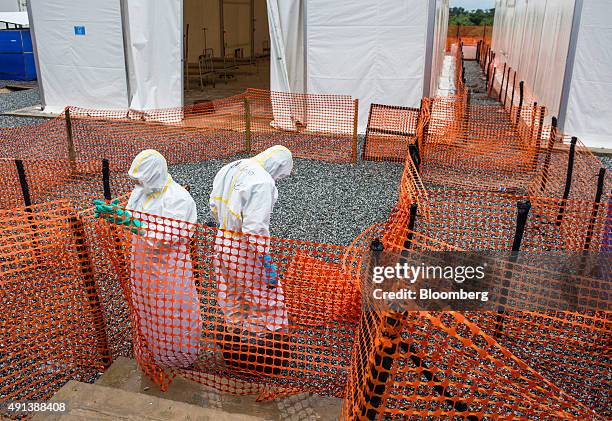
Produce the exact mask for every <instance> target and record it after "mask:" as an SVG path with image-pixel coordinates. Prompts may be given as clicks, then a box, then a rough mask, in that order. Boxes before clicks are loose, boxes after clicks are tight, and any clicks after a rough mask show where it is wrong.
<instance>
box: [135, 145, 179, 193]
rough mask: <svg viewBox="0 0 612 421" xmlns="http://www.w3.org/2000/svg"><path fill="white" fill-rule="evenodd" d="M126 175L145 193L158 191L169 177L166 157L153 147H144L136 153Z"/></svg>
mask: <svg viewBox="0 0 612 421" xmlns="http://www.w3.org/2000/svg"><path fill="white" fill-rule="evenodd" d="M128 175H129V176H130V178H131V179H132V180H134V181H136V182H137V183H138V184H139V185H140V187H142V188H143V190H144V191H145V193H147V194H149V193H152V192H156V191H160V190H161V189H162V188H163V187H164V185H165V184H166V182H167V181H168V177H170V176H169V174H168V164H167V163H166V159H165V158H164V157H163V156H162V154H160V153H159V152H157V151H156V150H153V149H146V150H144V151H142V152H140V153H139V154H138V155H136V158H134V161H133V162H132V166H131V167H130V170H129V171H128Z"/></svg>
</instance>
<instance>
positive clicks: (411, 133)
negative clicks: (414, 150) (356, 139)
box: [362, 104, 419, 162]
mask: <svg viewBox="0 0 612 421" xmlns="http://www.w3.org/2000/svg"><path fill="white" fill-rule="evenodd" d="M418 119H419V109H418V108H410V107H399V106H393V105H381V104H371V105H370V114H369V116H368V126H367V128H366V134H365V143H364V145H363V151H362V159H364V160H368V161H399V162H404V161H405V160H406V157H407V156H408V145H409V144H410V143H412V144H415V143H416V138H417V124H418Z"/></svg>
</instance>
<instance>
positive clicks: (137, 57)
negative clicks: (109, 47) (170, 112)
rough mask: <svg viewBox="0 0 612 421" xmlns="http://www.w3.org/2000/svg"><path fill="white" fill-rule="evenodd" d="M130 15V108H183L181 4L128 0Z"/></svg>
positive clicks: (172, 0) (169, 0) (171, 0)
mask: <svg viewBox="0 0 612 421" xmlns="http://www.w3.org/2000/svg"><path fill="white" fill-rule="evenodd" d="M127 14H128V19H127V22H126V29H127V30H126V41H127V45H128V46H129V48H128V54H127V57H128V69H129V83H130V109H133V110H138V111H143V110H155V109H160V108H174V107H181V106H182V105H183V63H182V57H183V55H182V51H181V45H182V33H183V24H182V22H183V9H182V1H181V0H128V2H127ZM177 117H180V116H177Z"/></svg>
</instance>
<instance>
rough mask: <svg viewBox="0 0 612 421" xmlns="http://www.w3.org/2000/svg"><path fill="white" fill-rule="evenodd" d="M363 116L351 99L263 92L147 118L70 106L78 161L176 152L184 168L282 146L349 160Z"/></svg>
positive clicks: (315, 155)
mask: <svg viewBox="0 0 612 421" xmlns="http://www.w3.org/2000/svg"><path fill="white" fill-rule="evenodd" d="M356 113H357V105H356V102H355V101H353V100H352V99H351V98H350V97H349V96H344V95H315V94H288V93H283V92H270V91H265V90H257V89H248V90H247V91H245V92H244V93H242V94H239V95H235V96H232V97H229V98H224V99H220V100H212V101H210V102H207V103H205V104H202V105H200V104H196V105H192V106H187V107H184V108H178V109H166V110H158V111H147V112H146V113H135V112H134V111H111V112H107V111H100V110H85V109H78V108H74V107H71V108H70V117H71V120H72V127H73V130H74V142H75V148H76V149H77V156H79V157H81V156H96V157H101V156H102V157H109V156H113V157H116V156H122V155H125V156H134V155H135V153H134V152H135V151H140V150H142V149H145V148H153V149H157V150H159V151H160V152H161V153H162V154H164V152H165V151H172V152H173V154H172V159H174V160H175V161H176V162H180V163H185V162H194V161H202V160H206V159H212V158H221V157H227V156H232V155H236V154H237V153H241V152H243V153H255V152H260V151H262V150H265V149H266V148H268V147H270V146H273V145H275V144H282V145H284V146H287V147H288V148H289V149H291V150H292V152H293V153H294V155H295V156H298V157H306V158H312V159H322V160H326V161H332V162H350V161H351V160H353V159H354V156H353V155H354V152H355V151H354V148H355V145H356V143H355V142H356V131H355V129H356ZM135 122H138V123H140V124H134V123H135ZM136 153H137V152H136Z"/></svg>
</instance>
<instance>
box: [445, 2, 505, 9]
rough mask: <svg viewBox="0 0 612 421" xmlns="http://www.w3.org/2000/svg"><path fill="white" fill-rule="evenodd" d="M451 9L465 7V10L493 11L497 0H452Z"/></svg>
mask: <svg viewBox="0 0 612 421" xmlns="http://www.w3.org/2000/svg"><path fill="white" fill-rule="evenodd" d="M450 7H463V8H464V9H467V10H470V9H492V8H494V7H495V0H450Z"/></svg>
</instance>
